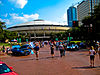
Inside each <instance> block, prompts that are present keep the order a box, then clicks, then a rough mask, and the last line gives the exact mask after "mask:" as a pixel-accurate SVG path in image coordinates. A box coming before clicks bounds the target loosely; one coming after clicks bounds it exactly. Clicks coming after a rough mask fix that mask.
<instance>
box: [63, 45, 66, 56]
mask: <svg viewBox="0 0 100 75" xmlns="http://www.w3.org/2000/svg"><path fill="white" fill-rule="evenodd" d="M63 47H64V51H63V56H65V54H66V53H65V52H66V45H65V44H64V43H63Z"/></svg>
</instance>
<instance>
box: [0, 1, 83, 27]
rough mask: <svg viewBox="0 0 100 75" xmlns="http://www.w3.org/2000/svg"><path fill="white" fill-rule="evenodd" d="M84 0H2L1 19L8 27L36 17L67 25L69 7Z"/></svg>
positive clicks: (0, 2)
mask: <svg viewBox="0 0 100 75" xmlns="http://www.w3.org/2000/svg"><path fill="white" fill-rule="evenodd" d="M79 1H82V0H70V1H67V0H51V1H49V0H46V1H45V0H42V1H41V0H34V1H33V0H0V14H1V15H0V21H3V22H6V25H7V27H11V26H13V25H16V24H20V23H25V22H29V21H32V20H35V19H43V20H48V21H53V22H57V23H59V24H61V23H63V24H66V25H67V9H68V8H69V7H70V6H72V4H75V3H77V2H79Z"/></svg>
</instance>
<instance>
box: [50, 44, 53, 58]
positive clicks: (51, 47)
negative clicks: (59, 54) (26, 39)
mask: <svg viewBox="0 0 100 75" xmlns="http://www.w3.org/2000/svg"><path fill="white" fill-rule="evenodd" d="M50 49H51V55H52V58H54V45H53V44H51V46H50Z"/></svg>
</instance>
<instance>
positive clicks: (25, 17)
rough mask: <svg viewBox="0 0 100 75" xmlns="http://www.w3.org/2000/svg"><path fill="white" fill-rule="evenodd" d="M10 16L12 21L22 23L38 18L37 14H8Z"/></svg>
mask: <svg viewBox="0 0 100 75" xmlns="http://www.w3.org/2000/svg"><path fill="white" fill-rule="evenodd" d="M10 16H11V17H12V19H13V20H19V21H23V22H27V21H30V20H33V19H38V18H39V14H31V15H27V14H23V16H19V15H18V14H15V13H13V14H10Z"/></svg>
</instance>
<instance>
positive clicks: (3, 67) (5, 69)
mask: <svg viewBox="0 0 100 75" xmlns="http://www.w3.org/2000/svg"><path fill="white" fill-rule="evenodd" d="M8 72H12V70H11V69H10V68H9V67H8V66H7V65H6V64H0V74H3V73H8Z"/></svg>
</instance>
